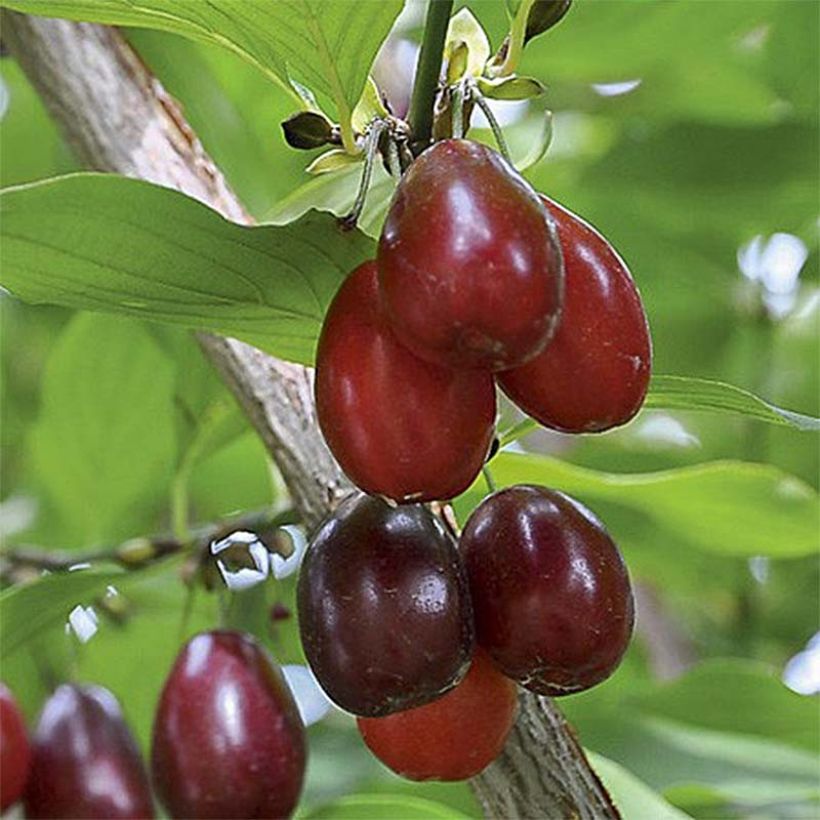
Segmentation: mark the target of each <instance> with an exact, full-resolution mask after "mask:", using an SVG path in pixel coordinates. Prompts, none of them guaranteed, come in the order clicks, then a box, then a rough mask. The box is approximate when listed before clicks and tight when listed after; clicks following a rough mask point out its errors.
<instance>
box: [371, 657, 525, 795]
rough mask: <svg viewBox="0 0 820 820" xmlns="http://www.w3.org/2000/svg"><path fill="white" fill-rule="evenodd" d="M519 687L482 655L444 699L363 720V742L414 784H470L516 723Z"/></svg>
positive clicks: (499, 750)
mask: <svg viewBox="0 0 820 820" xmlns="http://www.w3.org/2000/svg"><path fill="white" fill-rule="evenodd" d="M516 709H517V696H516V686H515V684H514V683H513V682H512V681H511V680H510V679H509V678H505V677H504V675H502V674H501V673H500V672H498V671H497V670H496V669H495V667H494V666H493V664H492V663H491V661H490V660H489V658H488V657H487V656H486V655H485V654H484V653H483V652H482V651H481V650H478V651H477V652H476V654H475V657H474V658H473V663H472V666H471V667H470V671H469V672H468V673H467V677H466V678H464V680H463V681H461V683H460V684H459V685H458V686H456V688H455V689H453V691H452V692H448V693H447V694H446V695H444V697H442V698H439V699H438V700H435V701H433V702H432V703H428V704H427V705H426V706H419V707H418V708H416V709H410V710H409V711H407V712H397V713H396V714H394V715H390V716H389V717H383V718H359V719H358V721H357V722H358V725H359V731H360V732H361V734H362V737H363V738H364V742H365V743H366V744H367V745H368V747H369V749H370V751H371V752H373V754H374V755H376V757H378V758H379V760H381V761H382V763H384V764H385V766H389V767H390V768H391V769H392V770H393V771H394V772H396V773H397V774H400V775H402V777H406V778H408V779H409V780H466V779H467V778H468V777H473V776H474V775H477V774H478V773H479V772H480V771H482V770H483V769H484V768H485V767H486V766H488V765H489V764H490V763H492V762H493V760H495V759H496V757H498V755H499V754H500V753H501V750H502V749H503V748H504V742H505V741H506V739H507V735H508V734H509V733H510V729H512V727H513V724H514V723H515V714H516Z"/></svg>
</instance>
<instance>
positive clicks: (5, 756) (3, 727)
mask: <svg viewBox="0 0 820 820" xmlns="http://www.w3.org/2000/svg"><path fill="white" fill-rule="evenodd" d="M30 760H31V749H30V747H29V742H28V734H27V733H26V722H25V720H24V719H23V713H22V712H21V711H20V707H19V706H18V705H17V701H16V700H15V699H14V696H13V695H12V694H11V692H10V691H9V690H8V688H7V687H6V686H5V685H4V684H2V683H0V812H2V811H5V810H6V809H7V808H8V807H9V806H11V805H12V804H14V803H16V802H17V801H18V800H19V799H20V797H21V796H22V794H23V789H24V787H25V785H26V778H27V776H28V767H29V761H30Z"/></svg>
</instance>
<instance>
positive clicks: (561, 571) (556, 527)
mask: <svg viewBox="0 0 820 820" xmlns="http://www.w3.org/2000/svg"><path fill="white" fill-rule="evenodd" d="M460 548H461V554H462V557H463V558H464V564H465V567H466V569H467V577H468V578H469V582H470V593H471V595H472V600H473V607H474V610H475V621H476V635H477V639H478V643H479V644H480V645H481V646H483V647H484V648H485V649H486V650H487V651H488V652H489V653H490V656H491V657H492V659H493V660H494V661H495V663H496V664H497V665H498V667H499V669H500V670H501V671H502V672H503V673H504V674H505V675H508V676H509V677H511V678H513V680H516V681H518V682H519V683H520V684H521V685H522V686H525V687H526V688H527V689H530V690H532V691H533V692H538V693H540V694H544V695H552V696H556V695H568V694H571V693H572V692H580V691H582V690H584V689H588V688H589V687H591V686H594V685H595V684H596V683H600V681H602V680H604V679H605V678H607V677H609V675H610V674H612V672H613V671H614V670H615V668H616V667H617V666H618V663H619V662H620V660H621V658H622V656H623V654H624V652H625V651H626V648H627V646H628V645H629V639H630V636H631V635H632V624H633V614H634V607H633V600H632V589H631V586H630V583H629V576H628V575H627V571H626V566H625V565H624V562H623V559H622V558H621V554H620V552H619V551H618V548H617V547H616V546H615V544H614V542H613V541H612V539H611V538H610V537H609V535H608V533H607V532H606V530H605V529H604V527H603V525H602V524H601V522H600V521H599V520H598V519H597V518H596V517H595V516H594V515H593V514H592V513H591V512H590V511H589V510H588V509H586V507H584V506H582V505H581V504H579V503H578V502H577V501H574V500H573V499H571V498H569V497H568V496H566V495H564V494H563V493H559V492H556V491H555V490H548V489H546V488H545V487H534V486H527V485H522V486H517V487H510V488H509V489H506V490H501V491H500V492H497V493H495V494H493V495H491V496H490V497H489V498H487V499H485V500H484V501H483V502H482V503H481V504H480V505H479V506H478V507H477V508H476V509H475V511H474V512H473V514H472V515H471V516H470V518H469V520H468V521H467V525H466V526H465V527H464V531H463V533H462V535H461V542H460Z"/></svg>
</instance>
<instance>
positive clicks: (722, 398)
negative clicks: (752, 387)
mask: <svg viewBox="0 0 820 820" xmlns="http://www.w3.org/2000/svg"><path fill="white" fill-rule="evenodd" d="M644 406H645V407H648V408H659V409H664V410H713V411H716V412H719V413H731V414H733V415H740V416H747V417H750V418H755V419H759V420H760V421H767V422H769V423H770V424H780V425H785V426H787V427H794V428H796V429H798V430H820V419H817V418H814V417H813V416H806V415H804V414H802V413H795V412H794V411H792V410H784V409H783V408H781V407H776V406H775V405H774V404H770V403H769V402H767V401H765V400H764V399H761V398H759V397H758V396H755V395H754V394H753V393H750V392H749V391H748V390H743V389H742V388H740V387H735V386H734V385H731V384H725V383H724V382H717V381H710V380H708V379H695V378H688V377H683V376H654V377H653V379H652V383H651V386H650V388H649V394H648V395H647V397H646V404H645V405H644Z"/></svg>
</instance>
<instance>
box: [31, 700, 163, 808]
mask: <svg viewBox="0 0 820 820" xmlns="http://www.w3.org/2000/svg"><path fill="white" fill-rule="evenodd" d="M24 801H25V810H26V817H29V818H40V817H55V818H56V817H59V818H78V820H79V819H80V818H82V819H83V820H87V818H95V820H96V818H100V819H102V818H147V817H153V816H154V806H153V802H152V800H151V792H150V789H149V786H148V778H147V776H146V773H145V767H144V766H143V762H142V757H141V756H140V752H139V749H138V748H137V744H136V742H135V741H134V738H133V736H132V735H131V732H130V730H129V729H128V726H127V725H126V723H125V720H124V719H123V716H122V712H121V711H120V707H119V704H118V703H117V700H116V698H115V697H114V696H113V695H112V694H111V693H110V692H109V691H108V690H107V689H103V688H102V687H101V686H78V685H75V684H64V685H62V686H60V687H59V688H58V689H57V691H56V692H54V694H53V695H52V696H51V697H50V698H49V699H48V700H47V701H46V704H45V706H44V707H43V711H42V714H41V715H40V722H39V724H38V726H37V731H36V732H35V734H34V740H33V744H32V760H31V770H30V774H29V779H28V784H27V786H26V792H25V797H24Z"/></svg>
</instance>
